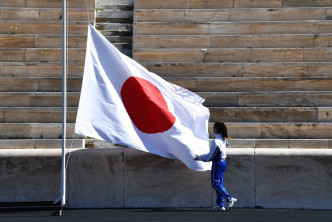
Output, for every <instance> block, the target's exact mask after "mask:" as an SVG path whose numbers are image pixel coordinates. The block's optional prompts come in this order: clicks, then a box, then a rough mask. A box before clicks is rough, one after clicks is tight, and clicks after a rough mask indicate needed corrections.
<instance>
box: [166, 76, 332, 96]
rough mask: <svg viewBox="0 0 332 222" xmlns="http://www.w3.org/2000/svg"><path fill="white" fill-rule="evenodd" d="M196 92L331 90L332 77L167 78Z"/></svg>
mask: <svg viewBox="0 0 332 222" xmlns="http://www.w3.org/2000/svg"><path fill="white" fill-rule="evenodd" d="M166 80H168V81H170V82H172V83H174V84H176V85H180V86H182V87H184V88H187V89H189V90H192V91H194V92H260V91H331V90H332V79H331V78H295V77H294V78H282V77H274V78H273V77H262V78H260V77H254V78H253V77H225V78H217V77H216V78H215V77H211V78H203V77H202V78H166Z"/></svg>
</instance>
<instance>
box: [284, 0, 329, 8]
mask: <svg viewBox="0 0 332 222" xmlns="http://www.w3.org/2000/svg"><path fill="white" fill-rule="evenodd" d="M282 4H283V7H332V2H331V1H329V0H316V1H311V0H283V3H282Z"/></svg>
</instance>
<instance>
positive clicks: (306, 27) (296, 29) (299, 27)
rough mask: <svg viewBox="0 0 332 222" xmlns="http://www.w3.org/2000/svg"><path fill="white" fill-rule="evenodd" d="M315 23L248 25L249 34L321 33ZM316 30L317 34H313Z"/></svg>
mask: <svg viewBox="0 0 332 222" xmlns="http://www.w3.org/2000/svg"><path fill="white" fill-rule="evenodd" d="M316 26H317V24H316V23H315V22H308V21H305V22H303V21H294V22H255V23H252V24H251V25H250V27H251V31H250V34H312V33H321V32H319V31H318V30H317V28H315V27H316ZM315 30H317V32H315Z"/></svg>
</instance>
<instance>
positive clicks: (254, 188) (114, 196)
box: [0, 147, 332, 209]
mask: <svg viewBox="0 0 332 222" xmlns="http://www.w3.org/2000/svg"><path fill="white" fill-rule="evenodd" d="M0 167H1V169H0V182H1V188H2V189H1V190H0V202H35V201H53V200H55V199H56V198H57V197H58V196H59V195H60V174H61V173H60V167H61V150H60V149H51V150H50V149H17V150H8V149H4V150H0ZM67 173H68V177H67V179H68V201H69V207H71V208H141V207H211V206H213V205H214V203H215V192H214V190H213V189H212V188H211V182H210V171H206V172H196V171H191V170H189V169H187V168H186V167H185V165H184V164H182V163H181V162H179V161H177V160H171V159H166V158H162V157H159V156H156V155H154V154H150V153H145V152H141V151H138V150H134V149H129V148H120V147H113V148H108V149H71V152H70V158H69V165H68V171H67ZM224 186H225V187H226V189H227V190H228V192H229V193H230V194H231V195H233V196H234V197H236V198H238V202H237V204H236V206H237V207H255V206H261V207H264V208H305V209H332V204H331V201H330V200H331V198H332V194H331V193H332V150H331V149H289V148H287V149H264V148H257V149H254V148H243V149H239V148H230V149H228V158H227V170H226V173H225V177H224Z"/></svg>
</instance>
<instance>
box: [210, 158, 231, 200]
mask: <svg viewBox="0 0 332 222" xmlns="http://www.w3.org/2000/svg"><path fill="white" fill-rule="evenodd" d="M225 170H226V160H224V161H213V163H212V169H211V181H212V187H213V188H214V189H215V190H216V193H217V204H218V205H220V206H224V199H226V200H227V201H229V200H230V199H231V198H232V196H231V195H229V194H228V193H227V191H226V189H225V187H223V180H224V179H223V175H224V172H225Z"/></svg>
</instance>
